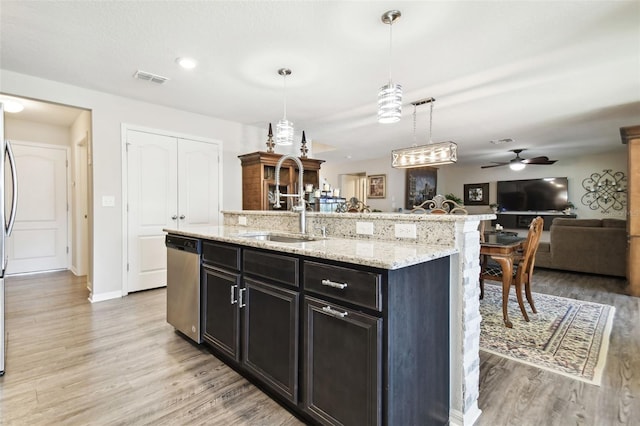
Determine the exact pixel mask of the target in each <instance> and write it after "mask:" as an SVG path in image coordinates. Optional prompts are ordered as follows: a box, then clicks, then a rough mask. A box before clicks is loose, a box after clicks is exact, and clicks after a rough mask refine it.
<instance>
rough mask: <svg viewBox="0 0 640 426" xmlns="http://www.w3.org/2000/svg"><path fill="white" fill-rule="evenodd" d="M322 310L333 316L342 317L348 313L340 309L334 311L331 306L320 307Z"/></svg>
mask: <svg viewBox="0 0 640 426" xmlns="http://www.w3.org/2000/svg"><path fill="white" fill-rule="evenodd" d="M322 310H323V311H324V312H326V313H328V314H329V315H333V316H334V317H337V318H344V317H346V316H347V314H348V312H340V311H336V310H335V309H331V306H325V307H324V308H322Z"/></svg>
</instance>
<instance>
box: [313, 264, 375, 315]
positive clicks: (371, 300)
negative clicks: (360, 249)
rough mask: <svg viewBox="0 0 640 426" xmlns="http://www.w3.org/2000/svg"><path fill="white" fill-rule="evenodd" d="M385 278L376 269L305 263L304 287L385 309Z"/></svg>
mask: <svg viewBox="0 0 640 426" xmlns="http://www.w3.org/2000/svg"><path fill="white" fill-rule="evenodd" d="M381 282H382V277H381V275H380V274H378V273H375V272H368V271H361V270H358V269H352V268H344V267H341V266H333V265H325V264H322V263H317V262H311V261H305V262H304V288H305V289H306V290H310V291H313V292H315V293H318V294H323V295H327V296H331V297H333V298H336V299H339V300H344V301H346V302H350V303H354V304H356V305H360V306H364V307H367V308H372V309H375V310H378V311H380V310H382V297H381Z"/></svg>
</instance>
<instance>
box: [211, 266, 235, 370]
mask: <svg viewBox="0 0 640 426" xmlns="http://www.w3.org/2000/svg"><path fill="white" fill-rule="evenodd" d="M202 273H203V274H202V287H203V300H204V306H203V308H204V309H203V336H202V339H203V340H204V341H206V342H207V343H209V344H210V345H212V346H213V347H215V348H216V349H218V350H220V351H222V352H224V353H225V354H226V355H227V356H229V357H231V358H232V359H234V360H236V361H240V352H239V348H240V333H239V327H240V311H239V310H238V295H239V291H240V274H233V273H228V272H225V271H222V270H219V269H217V268H212V267H209V266H203V267H202Z"/></svg>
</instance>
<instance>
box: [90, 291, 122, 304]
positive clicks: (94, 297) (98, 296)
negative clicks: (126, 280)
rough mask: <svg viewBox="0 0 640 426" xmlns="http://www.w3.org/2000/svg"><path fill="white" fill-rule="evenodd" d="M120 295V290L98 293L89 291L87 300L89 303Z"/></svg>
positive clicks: (115, 297)
mask: <svg viewBox="0 0 640 426" xmlns="http://www.w3.org/2000/svg"><path fill="white" fill-rule="evenodd" d="M120 297H122V291H121V290H118V291H110V292H108V293H99V294H94V293H90V294H89V302H91V303H96V302H103V301H105V300H111V299H119V298H120Z"/></svg>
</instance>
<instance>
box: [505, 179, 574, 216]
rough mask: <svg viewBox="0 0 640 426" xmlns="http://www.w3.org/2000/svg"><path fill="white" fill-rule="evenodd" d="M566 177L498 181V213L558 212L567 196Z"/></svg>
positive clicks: (567, 184) (564, 203) (565, 201)
mask: <svg viewBox="0 0 640 426" xmlns="http://www.w3.org/2000/svg"><path fill="white" fill-rule="evenodd" d="M568 187H569V182H568V179H567V178H566V177H556V178H540V179H523V180H502V181H498V207H499V209H500V211H559V210H563V209H564V208H565V207H566V204H567V200H568V199H569V194H568V191H567V188H568Z"/></svg>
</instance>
